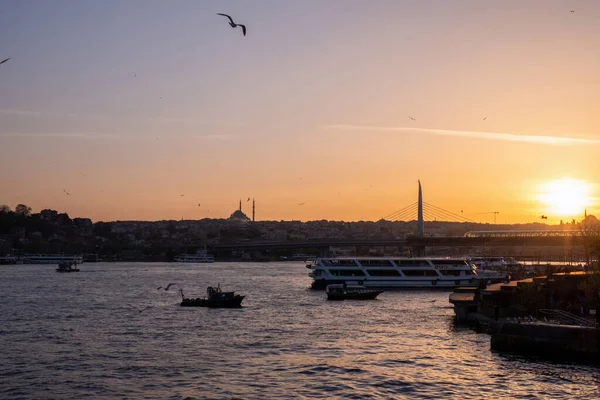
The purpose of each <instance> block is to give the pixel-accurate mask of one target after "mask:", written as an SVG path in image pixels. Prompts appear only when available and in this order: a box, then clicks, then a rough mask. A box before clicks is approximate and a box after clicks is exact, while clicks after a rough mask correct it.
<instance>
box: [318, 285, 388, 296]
mask: <svg viewBox="0 0 600 400" xmlns="http://www.w3.org/2000/svg"><path fill="white" fill-rule="evenodd" d="M325 293H327V300H374V299H375V298H376V297H377V296H379V295H380V294H381V293H383V290H376V289H369V288H366V287H364V286H360V285H346V284H333V285H328V286H327V289H325Z"/></svg>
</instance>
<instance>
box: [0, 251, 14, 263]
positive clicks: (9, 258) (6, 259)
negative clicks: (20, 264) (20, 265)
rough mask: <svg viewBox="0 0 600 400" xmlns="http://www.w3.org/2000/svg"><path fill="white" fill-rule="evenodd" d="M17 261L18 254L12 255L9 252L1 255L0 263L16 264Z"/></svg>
mask: <svg viewBox="0 0 600 400" xmlns="http://www.w3.org/2000/svg"><path fill="white" fill-rule="evenodd" d="M16 263H17V257H16V256H11V255H10V254H8V255H6V256H0V265H6V264H16Z"/></svg>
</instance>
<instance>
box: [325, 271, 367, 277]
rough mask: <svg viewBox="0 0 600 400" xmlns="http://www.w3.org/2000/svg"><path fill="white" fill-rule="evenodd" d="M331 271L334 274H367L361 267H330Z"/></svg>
mask: <svg viewBox="0 0 600 400" xmlns="http://www.w3.org/2000/svg"><path fill="white" fill-rule="evenodd" d="M329 273H330V274H331V275H333V276H365V273H364V272H363V271H362V270H360V269H330V270H329Z"/></svg>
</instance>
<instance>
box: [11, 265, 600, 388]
mask: <svg viewBox="0 0 600 400" xmlns="http://www.w3.org/2000/svg"><path fill="white" fill-rule="evenodd" d="M0 273H1V276H0V279H1V281H0V282H1V289H2V290H0V351H1V353H0V354H2V358H1V362H0V397H2V398H6V399H36V398H58V399H82V398H107V399H114V398H128V399H142V398H148V399H184V398H188V399H194V398H243V399H252V398H265V399H284V398H353V399H363V398H365V399H367V398H373V399H382V398H390V399H392V398H404V397H405V398H461V399H483V398H544V399H547V398H561V399H563V398H579V399H582V398H588V399H590V398H598V397H600V390H599V384H600V370H599V369H598V368H596V367H593V366H582V365H572V364H553V363H549V362H545V361H539V360H532V359H526V358H521V357H517V356H507V355H500V354H497V353H492V352H490V344H489V343H490V338H489V336H488V335H485V334H478V333H475V332H474V331H472V330H470V329H466V328H458V327H455V326H454V324H453V320H452V317H453V315H454V314H453V311H452V308H451V306H450V304H449V303H448V295H449V292H447V291H393V292H392V291H388V292H385V293H383V294H381V295H380V296H379V298H378V300H375V301H366V302H359V301H345V302H327V301H326V300H325V294H324V293H323V292H320V291H311V290H309V289H308V286H309V284H310V278H308V276H307V273H308V270H307V269H305V268H304V265H303V264H301V263H281V264H279V263H268V264H259V263H215V264H205V265H190V264H187V265H186V264H159V263H152V264H150V263H120V264H101V263H99V264H83V265H82V266H81V272H79V273H72V274H59V273H56V272H54V266H51V265H50V266H48V265H46V266H42V265H24V266H1V267H0ZM170 282H176V283H178V284H180V285H181V286H182V287H183V290H184V292H185V295H186V297H199V296H204V294H205V289H206V286H209V285H216V284H217V283H220V284H221V286H222V288H223V289H224V290H235V291H236V292H239V293H240V294H244V295H246V296H247V297H246V299H244V303H243V305H244V307H243V308H242V309H206V308H183V307H179V305H178V301H179V300H180V297H179V295H178V293H177V288H175V287H171V289H170V290H169V291H164V290H157V289H156V288H157V287H158V286H161V285H166V284H167V283H170ZM146 306H152V308H149V309H147V310H145V311H144V312H139V311H138V310H137V309H136V308H134V307H137V308H139V309H141V308H143V307H146Z"/></svg>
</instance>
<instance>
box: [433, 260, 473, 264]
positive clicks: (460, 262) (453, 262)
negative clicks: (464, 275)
mask: <svg viewBox="0 0 600 400" xmlns="http://www.w3.org/2000/svg"><path fill="white" fill-rule="evenodd" d="M431 261H432V262H433V265H464V264H466V262H465V260H431Z"/></svg>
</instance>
